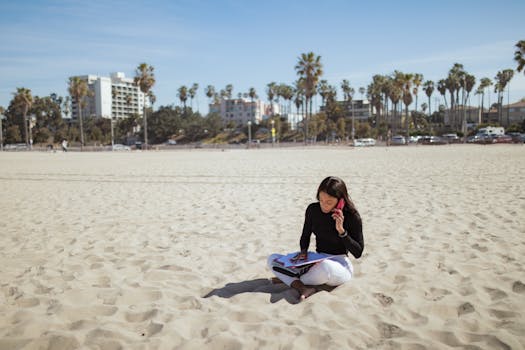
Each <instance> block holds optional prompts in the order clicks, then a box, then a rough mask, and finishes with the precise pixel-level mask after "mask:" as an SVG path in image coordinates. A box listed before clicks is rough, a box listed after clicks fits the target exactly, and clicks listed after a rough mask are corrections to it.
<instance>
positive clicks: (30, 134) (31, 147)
mask: <svg viewBox="0 0 525 350" xmlns="http://www.w3.org/2000/svg"><path fill="white" fill-rule="evenodd" d="M34 121H36V115H34V114H31V115H30V116H29V120H28V123H29V149H30V150H32V149H33V122H34Z"/></svg>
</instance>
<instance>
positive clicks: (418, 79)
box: [412, 73, 423, 111]
mask: <svg viewBox="0 0 525 350" xmlns="http://www.w3.org/2000/svg"><path fill="white" fill-rule="evenodd" d="M412 84H413V88H412V93H413V94H414V96H415V97H416V108H414V110H416V111H417V97H418V96H417V95H418V94H419V87H420V86H421V84H423V74H420V73H415V74H414V75H413V78H412Z"/></svg>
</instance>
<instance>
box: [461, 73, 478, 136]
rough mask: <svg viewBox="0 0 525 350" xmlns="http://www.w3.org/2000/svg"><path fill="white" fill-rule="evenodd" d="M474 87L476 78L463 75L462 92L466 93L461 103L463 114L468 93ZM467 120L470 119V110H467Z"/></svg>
mask: <svg viewBox="0 0 525 350" xmlns="http://www.w3.org/2000/svg"><path fill="white" fill-rule="evenodd" d="M474 85H476V77H475V76H473V75H472V74H468V73H466V74H465V84H464V90H465V92H466V96H465V101H464V103H463V113H465V108H466V105H467V101H468V100H469V97H470V93H471V91H472V89H473V88H474ZM463 118H465V117H464V116H463ZM469 118H470V109H469ZM465 127H466V125H465ZM465 131H466V130H465Z"/></svg>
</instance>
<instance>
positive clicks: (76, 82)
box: [68, 77, 89, 151]
mask: <svg viewBox="0 0 525 350" xmlns="http://www.w3.org/2000/svg"><path fill="white" fill-rule="evenodd" d="M68 91H69V94H70V95H71V98H72V99H73V100H74V101H75V103H76V104H77V110H78V121H79V125H80V151H83V150H84V124H83V121H82V109H83V108H84V107H85V103H86V102H85V97H86V96H88V93H89V90H88V85H87V82H86V81H85V80H83V79H81V78H80V77H71V78H69V89H68Z"/></svg>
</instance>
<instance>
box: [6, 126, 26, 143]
mask: <svg viewBox="0 0 525 350" xmlns="http://www.w3.org/2000/svg"><path fill="white" fill-rule="evenodd" d="M20 140H22V135H21V134H20V127H19V126H18V125H11V126H8V127H7V128H6V132H5V142H6V143H17V142H20Z"/></svg>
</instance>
